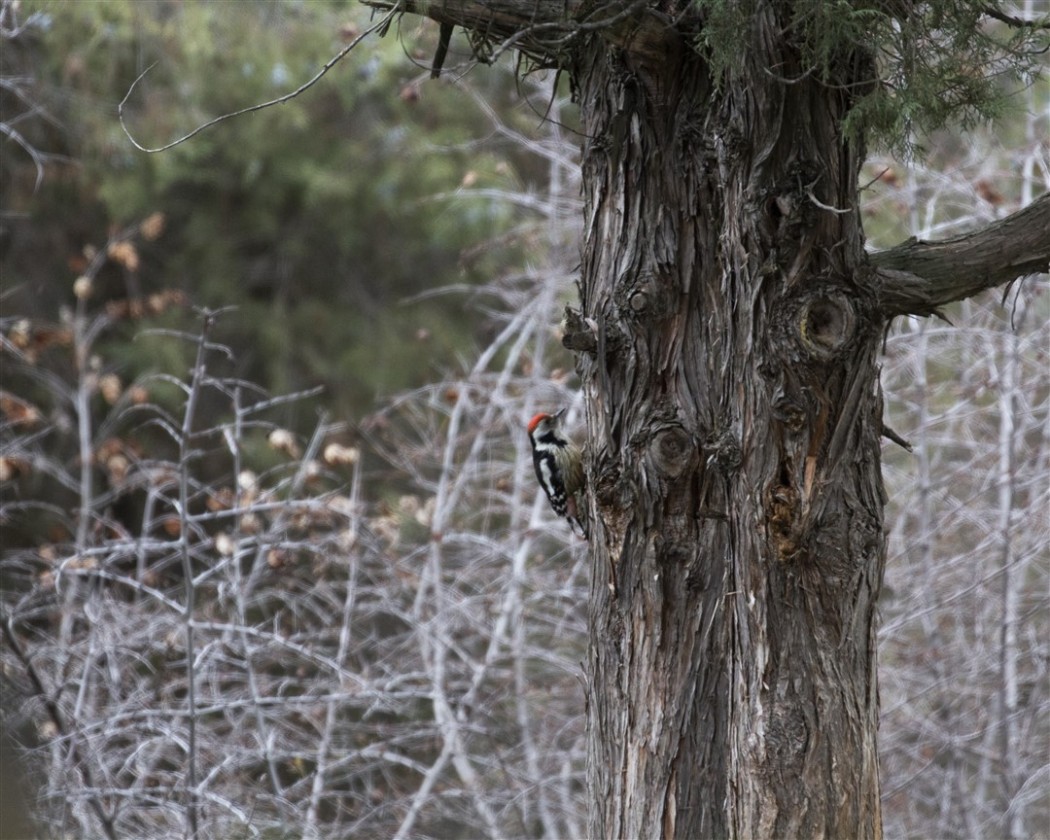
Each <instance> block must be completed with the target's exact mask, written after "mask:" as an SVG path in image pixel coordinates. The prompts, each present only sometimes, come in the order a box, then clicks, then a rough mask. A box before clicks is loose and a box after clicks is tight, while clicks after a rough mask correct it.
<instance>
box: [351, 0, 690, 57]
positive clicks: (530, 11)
mask: <svg viewBox="0 0 1050 840" xmlns="http://www.w3.org/2000/svg"><path fill="white" fill-rule="evenodd" d="M362 2H363V3H364V4H365V5H366V6H371V7H373V8H375V9H380V10H384V11H385V10H397V11H399V12H404V13H407V14H414V15H421V16H423V17H428V18H430V19H431V20H435V21H437V22H438V23H440V24H442V25H443V26H459V27H461V28H463V29H466V30H468V31H472V32H475V33H477V34H479V35H481V36H483V37H484V38H485V39H486V40H487V41H489V42H496V43H499V45H500V46H499V48H498V49H497V53H498V52H502V51H503V50H506V49H509V48H510V47H514V48H515V49H517V50H520V51H521V52H523V53H525V54H526V55H529V56H531V57H533V58H535V59H537V60H538V61H540V62H541V63H543V64H544V65H549V66H560V65H561V64H562V63H563V61H564V58H565V54H566V52H567V50H568V47H569V42H570V41H571V40H572V39H573V38H574V37H576V36H577V35H579V34H581V33H584V32H590V31H599V32H601V35H602V37H604V38H606V39H607V40H608V41H610V42H611V43H613V44H616V45H617V46H619V47H621V48H623V49H625V50H627V51H628V52H630V53H631V54H632V55H634V56H636V57H639V58H642V59H650V60H658V61H659V60H665V59H666V57H667V53H668V49H669V48H670V47H672V46H674V45H676V44H677V43H678V42H679V40H680V38H681V36H680V35H679V34H678V32H677V30H676V29H675V26H674V25H673V23H672V21H671V19H670V18H669V17H668V16H667V15H665V14H663V13H662V12H660V11H659V10H657V9H654V8H652V7H651V5H650V4H649V2H648V0H606V2H593V1H592V0H362Z"/></svg>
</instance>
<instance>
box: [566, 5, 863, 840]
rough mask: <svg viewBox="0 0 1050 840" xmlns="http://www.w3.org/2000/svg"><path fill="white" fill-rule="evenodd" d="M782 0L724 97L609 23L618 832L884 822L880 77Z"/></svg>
mask: <svg viewBox="0 0 1050 840" xmlns="http://www.w3.org/2000/svg"><path fill="white" fill-rule="evenodd" d="M783 26H784V22H783V21H782V20H778V19H777V16H776V13H775V11H774V9H773V8H772V7H771V6H768V5H762V4H760V5H759V11H758V12H757V13H756V16H755V20H754V24H753V30H752V32H751V33H750V44H749V46H748V48H747V50H746V52H747V54H748V60H747V66H746V69H745V70H744V71H743V72H742V73H741V75H740V77H739V78H737V79H734V80H733V82H732V83H731V84H730V85H729V86H727V89H726V90H724V91H723V92H717V91H716V90H714V88H713V87H712V85H711V84H710V82H709V80H708V76H707V72H706V68H705V66H704V64H703V62H702V61H701V60H700V59H699V58H698V57H697V55H696V54H695V53H694V52H692V51H686V50H683V51H681V52H679V53H677V54H671V55H668V56H665V58H664V61H663V62H661V63H659V64H655V63H654V64H650V63H648V62H646V61H644V60H639V59H638V58H637V57H636V56H634V55H619V56H610V55H609V53H608V52H607V51H606V50H604V49H603V47H602V45H601V44H600V43H598V42H597V40H596V39H592V41H591V42H589V44H588V45H587V48H586V49H584V50H582V51H581V53H582V59H581V61H580V62H579V64H577V65H576V66H575V67H574V68H573V70H572V72H573V76H574V79H575V80H576V83H577V87H578V90H579V98H580V107H581V113H582V114H583V115H584V133H585V134H586V136H587V137H588V138H589V140H588V142H587V144H586V146H585V154H584V190H585V198H586V204H587V206H586V213H587V229H586V244H585V247H584V262H583V271H582V274H583V276H582V285H583V308H584V312H583V315H584V318H585V320H588V321H589V322H591V323H595V324H597V325H598V335H597V348H596V353H595V359H594V361H593V363H590V364H586V365H585V366H584V377H585V382H586V385H587V392H588V396H589V399H588V422H589V430H590V455H591V463H590V480H591V484H590V486H591V488H592V501H593V504H594V505H595V507H596V513H597V516H596V517H595V520H594V521H596V522H597V523H598V525H597V528H596V529H595V532H594V533H593V534H592V541H591V545H592V574H593V578H592V581H593V583H592V599H591V652H590V659H589V665H588V668H589V676H590V685H589V711H590V718H589V733H590V738H589V745H590V762H589V766H590V791H591V797H592V801H593V802H594V803H595V804H594V808H595V810H594V812H593V813H592V823H591V832H590V834H591V836H594V837H617V838H619V837H631V838H642V837H666V838H671V837H681V838H693V837H705V838H706V837H740V838H748V837H791V836H798V837H812V836H828V837H837V836H841V837H845V836H849V837H878V836H880V833H881V818H880V812H879V800H878V764H877V752H876V743H875V729H876V714H877V709H876V707H877V697H876V681H875V601H876V598H877V594H878V589H879V586H880V582H881V577H882V568H883V557H884V540H883V533H882V505H883V498H882V489H881V476H880V465H879V430H880V426H881V424H880V418H881V398H880V394H879V388H878V381H877V365H876V358H877V353H878V348H879V340H880V336H881V323H882V320H881V316H880V315H879V313H878V311H877V309H876V305H875V304H876V301H875V298H874V296H873V295H872V294H871V291H870V290H869V289H868V288H867V286H866V285H864V283H863V282H861V280H862V274H859V273H858V271H857V269H858V267H859V266H860V264H861V261H862V259H863V249H862V237H861V232H860V228H859V217H858V214H857V213H856V211H855V210H851V211H850V212H848V213H841V214H840V213H835V212H832V211H830V210H826V209H822V208H821V207H820V206H818V202H819V204H823V205H826V206H827V207H844V208H856V206H857V195H856V175H857V170H858V167H859V163H860V157H859V154H858V152H857V150H856V149H854V148H851V147H850V146H849V145H848V144H847V143H846V142H845V140H844V139H843V137H842V136H841V135H840V133H839V119H840V117H841V116H842V114H843V113H844V109H845V108H846V107H847V106H848V100H847V98H846V96H845V95H844V94H842V93H840V92H836V91H843V90H850V89H852V87H853V86H852V84H851V83H852V82H853V81H854V80H853V79H852V78H851V77H850V75H849V69H848V68H850V67H854V66H858V62H859V61H860V60H861V59H862V58H863V57H857V61H847V62H844V65H845V68H846V69H845V70H844V77H843V78H842V79H840V80H837V81H839V82H840V86H839V87H838V88H836V87H835V86H830V87H825V86H822V85H818V84H816V83H815V82H808V81H807V82H803V83H800V84H795V85H787V84H784V83H783V82H781V81H779V80H778V79H777V78H776V77H774V76H773V75H772V74H770V73H768V72H766V71H767V68H769V67H777V68H780V73H781V74H782V76H783V77H791V78H795V77H797V76H799V75H801V68H800V67H799V60H798V56H797V55H796V54H795V53H794V52H793V50H792V49H791V48H790V47H789V46H786V45H784V44H783V43H782V39H779V38H778V36H777V33H778V31H780V30H781V29H782V28H783Z"/></svg>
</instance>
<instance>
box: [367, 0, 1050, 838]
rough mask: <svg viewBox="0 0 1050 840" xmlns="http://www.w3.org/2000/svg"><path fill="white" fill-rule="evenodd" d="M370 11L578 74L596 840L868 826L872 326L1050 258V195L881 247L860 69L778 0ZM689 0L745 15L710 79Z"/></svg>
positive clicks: (491, 1) (580, 319)
mask: <svg viewBox="0 0 1050 840" xmlns="http://www.w3.org/2000/svg"><path fill="white" fill-rule="evenodd" d="M365 2H367V3H369V4H370V5H374V6H376V7H378V8H382V9H386V10H388V11H389V13H390V14H391V15H393V14H398V13H404V12H409V13H416V14H423V15H427V16H429V17H432V18H433V19H434V20H437V21H438V22H439V23H441V24H443V25H445V26H446V27H447V26H449V25H454V26H461V27H464V28H466V29H468V30H471V31H472V32H473V33H474V37H475V44H474V48H475V49H477V48H478V44H481V45H482V46H483V47H485V45H489V46H496V45H498V49H496V52H497V53H498V52H499V51H500V50H502V49H507V48H510V47H513V48H515V49H518V50H520V51H521V52H522V53H523V54H524V55H526V56H528V57H529V58H530V59H531V60H532V61H534V62H535V63H536V64H537V65H539V66H546V67H559V68H561V69H564V70H567V71H568V73H569V75H570V78H571V79H572V82H573V84H574V86H575V93H576V95H577V99H578V102H579V105H580V114H581V119H582V122H583V130H584V161H583V182H584V194H585V200H586V211H585V212H586V219H585V232H586V241H585V243H584V253H583V263H582V277H581V299H582V311H581V312H570V313H568V314H569V316H570V317H568V318H567V325H568V330H567V334H566V336H565V339H564V343H565V345H566V346H567V347H569V348H570V349H573V350H575V351H577V352H578V353H579V358H580V370H581V374H582V377H583V381H584V387H585V391H586V396H587V421H588V455H587V478H588V488H589V494H588V503H589V505H590V507H591V510H590V518H591V522H592V527H591V570H592V597H591V602H590V611H591V612H590V631H591V642H590V651H589V661H588V665H587V671H588V679H589V685H588V704H589V709H588V732H589V738H588V743H589V768H588V786H589V794H590V804H591V830H590V836H592V837H595V838H629V840H634V838H650V837H664V838H675V837H677V838H688V840H694V838H704V839H705V840H706V838H715V837H738V838H744V839H746V838H760V837H849V838H877V837H880V836H881V833H882V822H881V814H880V810H879V781H878V756H877V751H876V729H877V723H878V687H877V676H876V661H875V658H876V648H875V629H876V602H877V599H878V594H879V588H880V586H881V582H882V574H883V567H884V563H885V537H884V534H883V503H884V496H883V489H882V476H881V469H880V460H879V459H880V438H881V435H882V434H887V435H890V436H891V437H895V436H894V435H893V434H892V433H891V432H889V430H885V429H884V428H883V426H882V396H881V390H880V386H879V379H878V372H879V371H878V364H877V359H878V353H879V351H880V346H881V339H882V336H883V333H884V329H885V326H886V323H887V322H888V320H889V319H891V318H893V317H895V316H897V315H902V314H910V313H914V314H931V313H936V312H937V308H938V307H939V306H941V305H943V304H945V303H948V302H950V301H953V300H959V299H961V298H964V297H967V296H970V295H973V294H976V293H977V292H978V291H980V290H981V289H984V288H988V287H990V286H993V285H998V284H1000V283H1004V282H1009V281H1011V280H1013V279H1015V278H1016V277H1017V276H1020V275H1022V274H1025V273H1029V272H1035V271H1042V270H1045V268H1046V266H1047V260H1048V258H1050V198H1047V197H1044V198H1042V199H1039V200H1037V201H1036V202H1034V203H1033V205H1032V207H1031V208H1029V209H1026V210H1023V211H1021V212H1019V213H1016V214H1014V215H1013V216H1010V217H1007V218H1006V219H1003V220H1001V221H1000V222H997V223H996V224H994V225H990V226H989V227H988V228H986V229H985V230H984V231H978V232H976V233H974V234H972V235H969V236H966V237H960V238H958V239H955V240H950V241H948V242H944V243H922V242H907V243H903V244H902V245H900V246H898V247H896V248H891V249H889V250H887V251H884V252H881V253H879V254H874V255H871V256H866V255H865V253H864V243H863V233H862V230H861V224H860V216H859V211H858V195H857V175H858V172H859V169H860V165H861V163H862V161H863V149H861V148H860V147H859V146H858V144H856V143H854V142H851V141H850V140H849V139H848V138H846V137H845V136H844V135H843V133H842V128H841V126H842V120H843V118H844V117H845V115H846V114H847V112H848V110H849V107H850V105H851V97H858V96H860V95H862V94H863V93H864V92H865V90H866V89H867V86H868V85H871V84H873V82H872V80H874V79H876V78H877V76H878V74H877V73H876V71H875V67H874V63H873V62H874V58H873V56H871V55H870V54H868V53H867V52H866V50H865V49H864V48H856V49H853V48H849V49H847V48H843V47H840V48H839V49H838V51H837V52H834V53H832V54H827V55H821V56H820V59H819V60H816V58H815V57H814V56H813V55H810V56H809V58H808V59H804V58H803V53H804V52H805V50H806V49H807V46H806V45H803V44H800V43H799V42H798V39H800V38H801V37H803V35H800V34H799V33H800V26H799V25H795V24H797V23H798V21H794V22H792V21H791V20H789V18H790V15H791V14H792V13H793V12H792V8H791V7H792V5H793V4H790V3H770V2H757V3H749V4H715V3H708V4H701V5H690V4H680V5H679V4H670V5H668V4H654V3H649V2H645V1H644V0H643V1H642V2H632V3H613V4H605V5H600V4H599V5H595V4H593V3H591V2H589V1H588V0H566V2H559V3H553V2H550V0H535V1H534V0H464V1H463V2H460V0H427V2H424V0H401V2H399V3H396V4H395V3H394V2H393V0H365ZM701 8H703V9H707V10H708V11H710V10H712V9H716V8H722V10H723V11H727V12H729V13H730V14H732V13H739V15H740V29H741V30H746V32H742V33H741V34H743V36H744V37H743V45H742V46H741V47H740V49H739V51H738V52H739V54H738V55H737V56H735V59H734V62H733V64H734V66H732V67H727V68H724V69H723V70H721V71H719V79H720V80H721V84H717V85H716V84H715V83H714V82H713V81H712V76H711V75H710V73H709V67H708V65H707V62H706V61H705V59H704V58H703V57H702V56H701V55H700V52H702V50H698V49H697V43H698V42H699V41H700V40H702V39H703V38H705V37H707V38H712V37H715V36H714V35H713V34H712V33H711V32H709V31H704V30H703V26H704V25H705V24H704V21H702V20H701V17H702V14H703V12H700V11H698V10H700V9H701ZM993 12H994V10H990V11H988V12H987V13H988V14H993ZM383 25H385V22H384V24H383ZM801 28H803V29H804V27H801ZM825 46H826V44H825ZM808 48H809V49H811V50H815V49H817V47H816V46H815V45H813V44H810V45H808ZM483 52H485V54H486V57H487V58H491V55H492V53H490V52H489V50H488V47H486V48H485V49H484V50H483ZM713 52H718V50H717V49H716V50H714V51H713ZM818 68H824V69H818ZM898 440H899V439H898Z"/></svg>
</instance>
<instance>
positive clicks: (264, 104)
mask: <svg viewBox="0 0 1050 840" xmlns="http://www.w3.org/2000/svg"><path fill="white" fill-rule="evenodd" d="M398 9H399V7H398V5H397V4H395V5H394V7H393V8H391V9H390V11H389V12H388V13H387V14H386V16H384V17H383V18H381V19H380V20H379V21H377V22H376V23H373V24H372V25H371V26H370V27H368V28H367V29H366V30H365V31H364V32H362V33H361V34H360V35H358V36H357V37H356V38H354V40H352V41H351V42H350V43H349V44H347V45H346V46H345V47H343V48H342V49H341V50H339V52H338V53H336V54H335V55H334V56H333V57H332V58H330V59H329V60H328V61H327V63H325V65H324V66H323V67H322V68H321V69H320V70H318V71H317V73H316V74H315V75H314V76H313V78H311V79H310V80H308V81H306V82H304V83H303V84H301V85H300V86H299V87H297V88H296V89H295V90H293V91H292V92H291V93H286V94H284V96H278V97H277V98H276V99H270V100H268V101H267V102H259V103H256V104H255V105H251V106H249V107H247V108H241V109H240V110H239V111H231V112H230V113H227V114H222V115H221V116H218V117H216V118H215V119H213V120H208V121H207V122H206V123H203V124H202V125H199V126H197V127H196V128H195V129H193V131H191V132H189V133H188V134H184V135H183V136H182V137H179V138H178V139H177V140H172V141H171V142H170V143H166V144H165V145H163V146H156V147H154V148H150V147H148V146H143V145H142V144H141V143H139V142H138V141H137V140H136V139H135V138H134V137H132V135H131V131H130V130H129V129H128V126H127V123H126V122H125V121H124V106H125V105H126V104H127V101H128V99H129V98H130V97H131V94H132V93H134V92H135V88H136V87H137V86H138V83H139V82H141V81H142V80H143V78H145V76H146V74H147V73H149V71H150V70H152V69H153V68H154V67H156V66H157V62H153V64H151V65H150V66H149V67H147V68H146V69H145V70H143V71H142V72H141V73H140V74H139V76H138V78H137V79H135V81H133V82H132V83H131V87H129V88H128V92H127V93H126V94H124V98H123V99H122V100H120V104H119V105H118V106H117V118H118V119H119V120H120V127H121V129H122V130H123V132H124V135H125V136H126V137H127V138H128V140H130V141H131V144H132V145H133V146H134V147H135V148H136V149H138V150H139V151H140V152H147V153H148V154H156V153H157V152H165V151H167V150H168V149H172V148H174V147H175V146H178V145H179V144H181V143H185V142H186V141H187V140H189V139H190V138H191V137H196V136H197V135H198V134H200V133H201V132H202V131H204V130H205V129H207V128H211V127H212V126H213V125H217V124H218V123H221V122H225V121H226V120H229V119H233V118H234V117H239V116H242V115H243V114H250V113H252V112H253V111H262V110H263V109H264V108H269V107H271V106H273V105H281V104H283V103H285V102H288V101H289V100H290V99H295V97H297V96H298V95H299V94H301V93H303V92H304V91H306V90H309V89H310V88H311V87H313V86H314V85H315V84H317V82H319V81H320V80H321V77H322V76H324V75H325V74H326V73H327V72H328V71H329V70H331V69H332V68H333V67H335V65H336V64H338V63H339V62H340V61H342V60H343V59H344V58H345V57H346V55H347V53H349V52H350V51H351V50H352V49H354V47H356V46H357V45H358V44H360V43H361V42H362V41H363V40H364V39H365V38H366V37H368V36H369V35H371V34H372V33H373V32H375V31H376V30H379V29H382V28H383V27H384V26H386V25H387V24H388V23H389V22H390V21H391V20H392V19H393V17H394V15H396V14H397V13H398Z"/></svg>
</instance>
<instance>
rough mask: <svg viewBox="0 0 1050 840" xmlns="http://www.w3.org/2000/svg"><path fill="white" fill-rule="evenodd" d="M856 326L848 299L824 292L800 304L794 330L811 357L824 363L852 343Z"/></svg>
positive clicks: (855, 319) (854, 315)
mask: <svg viewBox="0 0 1050 840" xmlns="http://www.w3.org/2000/svg"><path fill="white" fill-rule="evenodd" d="M856 323H857V317H856V314H855V312H854V309H853V304H852V303H851V302H850V300H849V299H848V298H847V297H846V296H845V295H844V294H842V293H841V292H827V293H825V294H821V295H817V296H814V297H811V298H808V299H806V300H804V301H803V302H802V306H801V307H800V308H799V310H798V316H797V319H796V327H795V329H796V335H797V337H798V340H799V341H800V342H801V344H802V346H803V347H804V348H805V350H806V352H807V353H808V354H809V355H810V356H811V357H815V358H817V359H819V360H821V361H828V360H830V359H832V358H834V357H835V356H837V355H838V354H839V353H840V352H841V351H842V350H843V349H844V348H845V347H847V346H848V345H849V344H850V343H851V342H852V341H853V337H854V335H855V333H856Z"/></svg>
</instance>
